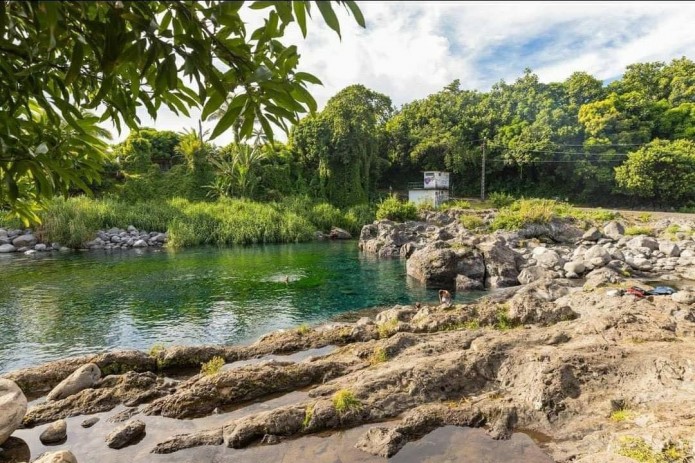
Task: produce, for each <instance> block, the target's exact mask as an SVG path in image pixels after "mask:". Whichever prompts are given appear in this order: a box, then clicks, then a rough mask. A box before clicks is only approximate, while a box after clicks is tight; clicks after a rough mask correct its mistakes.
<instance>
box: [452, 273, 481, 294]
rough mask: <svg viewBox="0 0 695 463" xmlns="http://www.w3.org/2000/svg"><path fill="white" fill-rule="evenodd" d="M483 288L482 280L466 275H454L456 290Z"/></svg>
mask: <svg viewBox="0 0 695 463" xmlns="http://www.w3.org/2000/svg"><path fill="white" fill-rule="evenodd" d="M482 289H485V288H484V286H483V282H482V281H480V280H474V279H472V278H470V277H467V276H466V275H456V291H478V290H482Z"/></svg>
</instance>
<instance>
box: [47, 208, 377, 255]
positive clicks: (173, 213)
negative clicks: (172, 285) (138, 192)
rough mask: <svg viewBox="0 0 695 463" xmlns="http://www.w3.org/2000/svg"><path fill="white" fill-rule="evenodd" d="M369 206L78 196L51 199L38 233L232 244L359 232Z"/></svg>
mask: <svg viewBox="0 0 695 463" xmlns="http://www.w3.org/2000/svg"><path fill="white" fill-rule="evenodd" d="M373 214H374V212H373V209H372V208H370V207H369V206H355V207H353V208H351V209H349V210H347V211H345V212H343V211H341V210H340V209H338V208H336V207H334V206H332V205H330V204H325V203H319V204H315V203H314V202H312V201H311V200H309V199H308V198H290V199H287V200H285V201H283V202H280V203H258V202H254V201H250V200H243V199H228V198H223V199H220V200H218V201H215V202H192V201H188V200H185V199H180V198H175V199H171V200H158V201H143V202H133V203H129V202H123V201H117V200H115V199H109V198H104V199H90V198H86V197H76V198H70V199H67V200H65V199H62V198H60V199H54V200H52V201H50V202H49V203H48V205H47V207H46V208H45V210H44V211H43V212H41V213H40V217H41V226H40V227H39V233H40V234H41V238H42V239H43V240H45V241H49V242H59V243H60V244H62V245H63V246H68V247H74V248H78V247H80V246H82V245H83V244H84V243H85V242H86V241H89V240H92V239H94V237H95V235H96V232H97V231H98V230H102V229H108V228H112V227H118V228H126V227H127V226H129V225H133V226H134V227H136V228H137V229H138V230H146V231H159V232H165V231H166V232H168V233H169V243H170V245H171V246H172V247H187V246H195V245H201V244H212V245H232V244H254V243H290V242H298V241H308V240H310V239H312V237H313V234H314V232H315V231H316V230H317V229H318V230H324V231H328V230H329V229H330V228H331V227H332V226H338V227H342V228H346V229H347V230H348V231H350V232H351V233H359V230H360V229H361V227H362V225H364V224H365V223H369V222H371V221H372V220H374V215H373Z"/></svg>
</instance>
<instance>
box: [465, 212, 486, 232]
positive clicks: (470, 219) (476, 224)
mask: <svg viewBox="0 0 695 463" xmlns="http://www.w3.org/2000/svg"><path fill="white" fill-rule="evenodd" d="M459 220H460V222H461V225H463V226H464V227H465V228H466V229H467V230H476V229H478V228H482V227H483V226H484V225H485V222H484V221H483V219H481V218H480V217H478V216H477V215H462V216H461V218H460V219H459Z"/></svg>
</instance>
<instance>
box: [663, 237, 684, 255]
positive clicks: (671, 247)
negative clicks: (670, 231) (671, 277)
mask: <svg viewBox="0 0 695 463" xmlns="http://www.w3.org/2000/svg"><path fill="white" fill-rule="evenodd" d="M659 251H661V252H663V253H664V254H665V255H666V257H679V256H680V255H681V249H680V248H679V247H678V245H677V244H676V243H671V242H670V241H663V242H661V243H659Z"/></svg>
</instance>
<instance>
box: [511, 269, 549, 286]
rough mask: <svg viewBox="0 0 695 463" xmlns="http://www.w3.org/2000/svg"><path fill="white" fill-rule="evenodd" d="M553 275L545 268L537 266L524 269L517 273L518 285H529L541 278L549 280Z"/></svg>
mask: <svg viewBox="0 0 695 463" xmlns="http://www.w3.org/2000/svg"><path fill="white" fill-rule="evenodd" d="M552 275H553V273H552V272H550V271H549V270H548V269H547V268H543V267H539V266H533V267H526V268H525V269H523V270H522V271H521V273H519V276H518V277H517V279H518V280H519V283H521V284H522V285H527V284H529V283H532V282H534V281H536V280H540V279H541V278H550V277H552Z"/></svg>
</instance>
